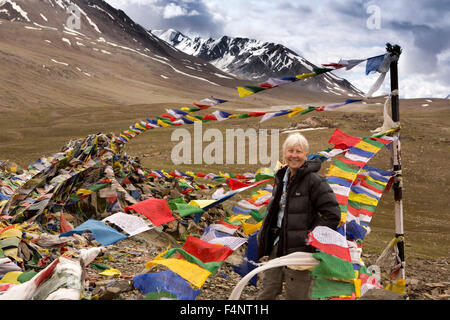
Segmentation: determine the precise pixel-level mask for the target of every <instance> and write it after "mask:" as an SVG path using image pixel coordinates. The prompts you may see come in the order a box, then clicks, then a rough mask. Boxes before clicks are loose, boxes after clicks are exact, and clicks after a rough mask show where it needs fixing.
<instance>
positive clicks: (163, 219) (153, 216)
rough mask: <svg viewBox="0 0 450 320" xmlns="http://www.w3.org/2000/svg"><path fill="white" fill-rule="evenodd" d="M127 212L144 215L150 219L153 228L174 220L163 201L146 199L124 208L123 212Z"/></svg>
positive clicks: (165, 202)
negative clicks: (131, 211) (132, 211)
mask: <svg viewBox="0 0 450 320" xmlns="http://www.w3.org/2000/svg"><path fill="white" fill-rule="evenodd" d="M129 210H134V211H136V212H138V213H140V214H142V215H144V216H145V217H147V218H148V219H150V221H151V222H152V223H153V225H154V226H155V227H156V226H159V225H162V224H165V223H168V222H170V221H173V220H175V219H176V218H175V217H174V216H173V215H172V212H171V211H170V208H169V205H168V203H167V201H166V200H165V199H157V198H148V199H147V200H144V201H141V202H138V203H136V204H134V205H131V206H128V207H125V208H124V211H125V212H127V211H129Z"/></svg>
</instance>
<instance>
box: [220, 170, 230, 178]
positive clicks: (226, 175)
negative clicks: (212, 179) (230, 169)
mask: <svg viewBox="0 0 450 320" xmlns="http://www.w3.org/2000/svg"><path fill="white" fill-rule="evenodd" d="M219 176H221V177H224V178H231V177H230V175H229V174H228V173H222V171H219Z"/></svg>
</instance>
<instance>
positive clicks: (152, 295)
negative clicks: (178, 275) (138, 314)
mask: <svg viewBox="0 0 450 320" xmlns="http://www.w3.org/2000/svg"><path fill="white" fill-rule="evenodd" d="M161 298H168V299H174V300H178V298H177V296H176V295H174V294H173V293H170V292H167V291H158V292H149V293H147V294H146V295H145V296H144V300H161Z"/></svg>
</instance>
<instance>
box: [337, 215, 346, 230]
mask: <svg viewBox="0 0 450 320" xmlns="http://www.w3.org/2000/svg"><path fill="white" fill-rule="evenodd" d="M346 222H347V212H342V211H341V220H340V221H339V225H338V228H339V227H340V226H342V225H344V224H345V223H346Z"/></svg>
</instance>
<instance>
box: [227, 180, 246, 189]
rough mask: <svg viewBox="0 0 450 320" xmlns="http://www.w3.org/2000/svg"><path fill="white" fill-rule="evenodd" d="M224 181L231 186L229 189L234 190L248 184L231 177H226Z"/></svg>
mask: <svg viewBox="0 0 450 320" xmlns="http://www.w3.org/2000/svg"><path fill="white" fill-rule="evenodd" d="M226 182H227V185H228V186H229V187H230V188H231V190H236V189H240V188H244V187H248V186H249V184H247V183H244V182H241V181H239V180H236V179H233V178H227V179H226Z"/></svg>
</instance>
